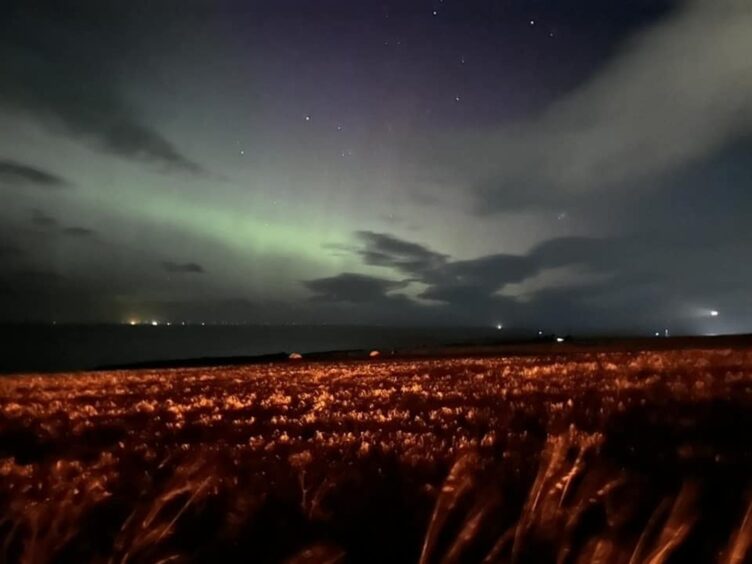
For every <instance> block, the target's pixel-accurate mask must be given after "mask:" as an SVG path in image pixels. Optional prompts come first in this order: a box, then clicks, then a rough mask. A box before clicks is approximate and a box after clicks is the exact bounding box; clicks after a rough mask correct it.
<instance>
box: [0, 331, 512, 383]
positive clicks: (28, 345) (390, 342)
mask: <svg viewBox="0 0 752 564" xmlns="http://www.w3.org/2000/svg"><path fill="white" fill-rule="evenodd" d="M502 336H506V335H502V334H501V333H500V332H499V331H497V330H496V329H494V328H405V327H358V326H327V325H324V326H302V325H293V326H289V325H288V326H254V325H242V326H224V325H207V326H174V325H173V326H170V327H168V326H159V327H151V326H136V327H131V326H127V325H65V326H60V325H57V326H31V325H24V326H7V325H6V326H0V371H2V372H21V371H59V370H84V369H92V368H101V367H106V366H113V365H123V364H133V363H141V362H149V361H158V360H176V359H195V358H204V357H237V356H254V355H265V354H273V353H279V352H293V351H297V352H301V353H307V352H320V351H331V350H351V349H373V348H376V349H390V348H405V347H418V346H437V345H447V344H467V343H487V342H491V341H493V340H499V339H500V338H501V337H502Z"/></svg>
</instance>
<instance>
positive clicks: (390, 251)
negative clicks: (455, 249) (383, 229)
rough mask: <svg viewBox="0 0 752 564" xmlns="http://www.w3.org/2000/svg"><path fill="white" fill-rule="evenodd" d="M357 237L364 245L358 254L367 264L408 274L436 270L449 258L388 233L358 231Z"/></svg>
mask: <svg viewBox="0 0 752 564" xmlns="http://www.w3.org/2000/svg"><path fill="white" fill-rule="evenodd" d="M355 236H356V237H357V238H358V239H359V240H360V241H361V242H362V243H363V246H362V247H361V248H360V249H358V250H357V251H356V252H357V254H359V255H360V256H361V257H362V258H363V262H365V264H369V265H373V266H388V267H392V268H395V269H397V270H399V271H401V272H403V273H406V274H419V273H421V272H425V271H427V270H431V269H435V268H437V267H439V266H442V265H443V264H445V262H446V260H447V258H448V257H447V255H443V254H441V253H436V252H434V251H432V250H430V249H429V248H428V247H425V246H423V245H420V244H418V243H411V242H408V241H404V240H402V239H398V238H396V237H393V236H391V235H388V234H386V233H376V232H373V231H357V232H356V233H355Z"/></svg>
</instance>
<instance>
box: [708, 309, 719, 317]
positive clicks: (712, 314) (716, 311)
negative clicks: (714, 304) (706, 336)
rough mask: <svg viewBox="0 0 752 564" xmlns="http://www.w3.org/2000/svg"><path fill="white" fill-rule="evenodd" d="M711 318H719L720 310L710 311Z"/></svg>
mask: <svg viewBox="0 0 752 564" xmlns="http://www.w3.org/2000/svg"><path fill="white" fill-rule="evenodd" d="M710 317H718V310H717V309H711V310H710Z"/></svg>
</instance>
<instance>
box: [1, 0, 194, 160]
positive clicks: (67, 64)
mask: <svg viewBox="0 0 752 564" xmlns="http://www.w3.org/2000/svg"><path fill="white" fill-rule="evenodd" d="M89 9H90V11H92V13H86V14H78V19H77V18H76V17H74V16H71V17H69V18H59V17H56V14H54V13H53V12H48V13H45V11H44V10H33V11H30V10H25V9H21V10H18V11H17V12H16V13H15V14H14V15H13V17H11V18H10V20H12V21H13V25H12V26H7V27H6V28H4V29H3V28H0V32H1V33H0V56H2V58H3V61H4V65H3V72H2V73H0V105H1V106H3V107H5V108H7V109H11V110H16V111H18V110H21V111H24V112H28V113H29V114H31V115H33V116H34V117H35V118H36V119H37V120H39V121H41V122H42V123H44V124H46V125H48V126H49V127H51V128H53V129H57V130H61V131H63V132H65V133H66V134H68V135H71V136H73V137H75V138H77V139H78V140H80V141H82V142H84V143H87V144H89V145H92V146H94V147H96V148H98V149H101V150H104V151H106V152H109V153H112V154H114V155H117V156H120V157H123V158H126V159H131V160H136V161H140V162H147V163H152V164H154V165H157V166H159V167H162V168H164V169H166V170H169V171H173V170H174V171H181V172H185V173H189V174H202V173H203V172H204V171H203V169H202V167H201V166H200V165H198V164H197V163H196V162H194V161H193V160H191V159H190V158H188V157H186V156H185V155H183V154H182V153H181V152H180V151H179V150H178V149H177V148H176V147H175V146H174V145H173V143H172V142H170V141H169V140H168V139H166V138H165V137H164V136H163V135H162V134H161V133H159V132H158V131H157V130H156V129H154V128H153V127H152V126H151V125H150V124H149V123H148V121H147V120H146V119H145V118H143V117H141V116H140V115H139V112H138V110H137V109H136V108H134V107H133V106H131V105H130V103H129V102H128V100H127V99H126V97H125V96H124V94H123V88H122V87H121V84H120V80H121V77H120V76H119V74H118V70H119V68H120V66H121V65H122V60H121V59H122V56H123V55H122V53H124V52H126V51H125V50H124V49H123V48H122V45H124V44H126V42H127V33H126V30H127V26H125V24H123V23H120V22H119V18H118V17H117V15H116V14H107V13H98V10H105V11H106V8H97V7H96V6H93V5H92V6H91V7H90V8H89ZM81 10H83V11H86V10H84V9H82V8H81V6H79V11H81ZM113 10H114V8H113ZM114 11H116V10H114ZM85 17H90V18H92V19H95V20H96V21H98V22H99V23H100V24H101V25H98V26H97V27H88V28H87V29H86V30H85V31H84V30H82V29H79V28H78V27H76V26H75V25H74V24H75V22H77V21H82V18H85ZM92 36H95V37H92ZM93 39H95V40H96V41H94V40H93ZM121 43H122V44H121ZM92 44H96V45H97V48H95V49H92V47H91V45H92Z"/></svg>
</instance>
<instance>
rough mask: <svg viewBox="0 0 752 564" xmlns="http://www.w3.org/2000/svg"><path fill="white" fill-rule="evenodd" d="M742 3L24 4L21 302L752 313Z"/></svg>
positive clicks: (6, 73) (121, 318)
mask: <svg viewBox="0 0 752 564" xmlns="http://www.w3.org/2000/svg"><path fill="white" fill-rule="evenodd" d="M750 30H752V3H751V2H749V0H699V1H693V2H676V1H673V2H671V1H668V0H665V1H663V0H630V1H628V0H614V1H604V0H577V1H574V0H570V1H565V0H558V1H555V0H549V1H546V0H537V1H536V0H499V1H495V2H492V1H461V0H443V1H442V0H435V1H420V2H417V1H409V0H395V1H379V2H371V1H369V0H358V1H352V0H347V1H346V0H325V1H316V0H309V1H302V0H301V1H291V0H271V1H268V2H252V1H247V2H226V1H208V0H207V1H206V2H196V1H187V2H186V1H180V2H178V1H162V2H154V1H148V2H147V1H131V2H114V1H113V2H101V1H92V2H57V3H52V4H49V5H46V4H45V3H42V2H27V1H23V2H18V3H13V2H10V3H8V2H6V3H4V4H3V8H2V14H0V194H2V205H0V261H1V263H2V270H1V271H0V319H2V320H5V321H27V322H28V321H33V322H52V321H56V322H58V323H63V322H118V323H121V322H122V323H125V322H129V321H131V320H135V321H144V320H152V319H154V320H159V321H161V322H166V321H172V322H180V321H189V322H201V321H205V322H249V323H293V322H295V323H353V324H400V325H405V324H409V325H434V324H435V325H452V324H455V325H475V326H489V327H492V326H495V325H496V324H498V323H501V324H503V325H504V327H505V328H507V327H509V328H523V327H524V328H535V329H537V328H541V329H544V330H546V331H562V330H566V331H572V332H578V331H579V332H590V331H602V332H617V331H619V332H624V331H626V332H630V331H631V332H643V333H644V332H648V333H650V334H652V333H653V332H655V331H660V332H663V330H664V329H665V328H669V329H670V330H671V331H672V332H692V333H725V332H741V331H752V291H751V290H752V260H751V259H752V33H751V32H750Z"/></svg>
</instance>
